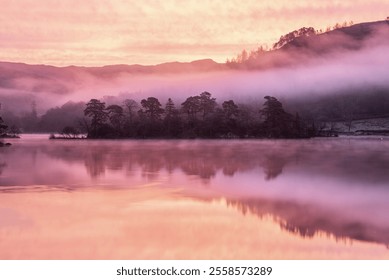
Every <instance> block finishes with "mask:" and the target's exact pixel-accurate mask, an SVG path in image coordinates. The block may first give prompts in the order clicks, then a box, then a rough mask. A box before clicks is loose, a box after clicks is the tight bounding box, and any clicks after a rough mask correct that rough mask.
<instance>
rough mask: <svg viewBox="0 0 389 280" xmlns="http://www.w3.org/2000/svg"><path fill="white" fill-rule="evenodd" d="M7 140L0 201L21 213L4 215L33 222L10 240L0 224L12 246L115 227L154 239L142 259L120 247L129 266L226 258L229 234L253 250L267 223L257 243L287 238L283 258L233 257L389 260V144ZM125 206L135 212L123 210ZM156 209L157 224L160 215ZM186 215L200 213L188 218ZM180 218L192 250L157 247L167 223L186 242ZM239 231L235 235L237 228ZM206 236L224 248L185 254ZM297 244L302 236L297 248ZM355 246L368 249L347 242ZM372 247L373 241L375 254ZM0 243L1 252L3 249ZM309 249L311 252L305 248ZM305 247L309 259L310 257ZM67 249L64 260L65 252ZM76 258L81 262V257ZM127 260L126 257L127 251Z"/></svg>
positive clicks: (1, 154)
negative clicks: (265, 233) (136, 261)
mask: <svg viewBox="0 0 389 280" xmlns="http://www.w3.org/2000/svg"><path fill="white" fill-rule="evenodd" d="M13 141H14V142H15V144H14V145H13V146H12V147H10V148H7V149H2V150H0V188H1V189H0V190H1V193H0V203H1V205H6V204H9V209H13V210H12V211H16V212H18V213H22V214H21V215H22V216H18V217H19V218H10V216H12V215H5V214H4V215H3V216H7V217H8V218H7V219H8V220H7V221H9V220H10V219H11V220H15V221H17V220H23V219H24V218H23V213H29V215H30V214H31V213H32V218H29V220H31V219H33V220H34V225H35V223H36V222H37V223H38V226H34V229H31V230H26V231H25V232H24V233H23V234H16V235H15V236H14V237H12V238H11V237H10V236H9V235H7V234H5V233H4V232H5V231H4V229H2V228H1V226H0V234H1V236H2V237H1V239H4V238H6V239H10V240H14V242H15V243H17V242H21V240H22V241H23V242H24V244H25V245H26V244H27V245H28V244H29V245H28V246H32V247H31V250H32V249H33V246H34V244H30V243H29V241H31V240H30V239H31V238H32V236H33V235H34V232H35V234H37V230H39V225H40V226H41V229H40V230H41V231H42V232H45V231H46V230H49V231H50V229H51V230H53V232H52V233H51V234H52V238H55V236H56V234H59V233H58V232H57V233H56V232H55V228H52V226H53V225H54V224H56V227H59V228H62V229H63V230H64V233H63V234H62V233H61V234H59V235H60V236H61V238H65V239H69V240H67V242H71V240H73V241H72V242H76V239H77V240H78V238H81V236H82V235H83V233H85V234H90V235H94V234H95V233H96V232H97V231H103V232H104V234H103V235H104V236H106V237H107V238H113V237H114V236H116V237H117V238H119V237H118V236H117V235H120V236H121V234H122V233H123V232H121V233H120V234H119V232H116V231H115V230H113V231H111V230H110V228H111V227H118V230H119V228H120V230H119V231H122V230H123V227H125V228H127V227H128V228H130V229H131V230H128V231H126V232H127V233H126V235H123V236H122V238H125V236H127V237H128V238H141V237H140V236H137V234H139V235H141V234H143V235H144V237H143V238H147V237H153V238H155V239H156V240H157V241H158V242H159V241H160V242H163V243H164V244H159V243H158V242H157V241H156V244H154V243H153V242H152V243H153V244H154V245H155V246H156V248H155V249H151V248H149V246H146V247H147V248H148V249H147V250H149V251H147V250H146V251H147V252H148V253H147V252H146V251H144V250H143V251H142V249H141V248H139V250H140V251H138V252H132V251H131V250H130V251H131V252H132V253H133V256H134V257H135V258H137V256H139V257H141V256H143V257H145V258H148V257H150V258H153V257H154V258H169V257H170V258H175V257H182V258H196V256H198V257H199V258H208V257H212V258H223V257H226V258H234V256H233V255H231V254H232V253H228V252H229V251H231V250H236V248H233V247H234V246H233V245H231V248H229V246H230V245H228V244H230V243H231V244H234V242H235V241H234V240H233V239H234V238H233V236H232V235H231V232H235V233H236V234H239V235H240V236H241V237H240V238H247V245H248V246H249V244H250V246H253V244H254V243H255V244H256V245H257V246H259V247H261V246H264V245H263V244H262V243H261V242H264V240H262V239H261V238H262V237H261V238H259V236H261V234H260V231H262V230H263V228H262V227H268V228H269V230H270V231H271V232H273V231H275V232H277V234H275V233H274V232H273V233H272V234H273V235H274V234H275V235H274V238H273V237H272V236H270V237H267V238H265V239H266V242H267V243H268V244H275V243H276V242H277V239H279V240H278V241H280V240H283V241H282V242H281V243H282V244H284V243H285V242H286V241H285V240H288V241H287V242H286V243H287V244H286V243H285V246H286V247H287V248H289V250H291V251H290V252H288V251H285V250H284V251H282V250H281V248H280V251H279V252H278V253H277V254H272V253H271V252H270V251H269V250H270V249H269V248H270V247H266V246H265V247H266V248H267V249H266V250H263V249H257V250H256V251H253V250H248V249H247V248H246V249H247V251H245V252H243V251H239V254H238V253H237V257H238V255H239V257H240V258H255V257H259V258H271V257H274V258H388V257H389V251H388V250H387V249H386V248H385V246H382V245H387V244H389V237H388V236H389V219H388V218H387V215H386V213H389V189H388V187H387V186H388V185H389V184H388V183H389V174H388V173H387V171H386V169H387V166H389V152H388V151H389V149H388V148H389V142H388V141H377V140H375V139H370V140H369V139H368V140H361V139H352V140H347V139H335V140H334V139H323V140H318V139H315V140H299V141H293V140H287V141H282V140H281V141H48V140H44V139H43V140H42V139H39V138H38V139H28V137H27V138H25V139H21V140H13ZM53 190H56V192H52V191H53ZM47 191H50V192H47ZM63 191H65V192H63ZM118 194H120V195H118ZM11 201H12V202H13V203H12V204H10V203H11ZM215 203H216V204H215ZM215 205H216V206H215ZM121 207H124V209H122V208H121ZM134 207H135V208H136V211H135V212H134V213H133V212H131V213H129V212H127V210H128V208H131V209H132V211H133V210H134V209H133V208H134ZM174 207H177V212H176V213H173V209H172V208H174ZM216 208H217V210H216ZM126 209H127V210H126ZM223 209H224V210H223ZM46 211H48V212H50V213H47V212H46ZM166 211H167V212H168V214H167V216H166V215H165V216H164V215H162V216H161V213H164V212H166ZM68 212H69V213H68ZM74 212H76V213H74ZM186 212H188V213H186ZM70 213H73V214H74V215H75V216H72V215H73V214H72V215H70ZM82 213H83V214H82ZM135 213H136V215H135ZM200 213H201V215H200ZM247 213H250V215H249V216H250V218H248V216H247V215H246V214H247ZM242 214H245V215H242ZM51 215H52V217H51V218H53V219H54V217H55V216H57V218H58V221H55V222H54V220H53V221H52V220H51V218H50V217H48V216H51ZM79 215H81V216H82V215H85V216H83V217H81V216H80V217H79V218H80V219H81V218H82V219H84V222H85V223H88V222H86V221H90V222H91V223H97V224H96V225H93V227H92V228H90V227H87V228H85V226H86V225H85V224H83V223H81V220H77V217H78V216H79ZM134 215H135V216H134ZM196 215H200V216H198V217H199V219H197V220H196V219H195V218H194V217H195V216H196ZM12 217H15V216H12ZM258 217H260V218H261V219H258ZM143 218H145V219H146V218H147V219H148V220H149V221H154V222H155V224H154V225H152V224H151V222H150V223H145V222H142V225H139V226H140V227H141V228H142V229H143V230H142V229H134V226H135V225H136V224H138V222H139V219H143ZM85 219H86V220H85ZM229 219H231V220H229ZM248 220H250V222H248ZM185 221H187V222H188V221H191V223H192V226H191V228H192V227H201V228H203V230H204V233H202V234H201V236H198V237H197V239H196V237H193V236H192V237H191V238H194V240H192V241H191V242H189V241H188V242H187V243H185V242H184V241H182V243H181V244H178V245H176V246H175V245H171V246H172V247H169V248H167V247H166V248H165V247H164V246H165V245H166V244H170V243H171V242H174V239H172V238H173V236H174V238H178V237H177V236H175V235H177V234H178V235H179V234H180V233H177V232H175V233H174V234H173V235H172V236H170V235H169V234H168V232H170V231H171V230H172V229H169V228H165V227H166V226H167V225H170V226H171V227H176V228H177V230H178V231H183V232H182V234H184V235H185V234H191V233H189V232H188V230H184V229H183V228H182V227H181V224H180V223H184V224H185ZM221 221H226V224H223V226H221V228H222V229H221V228H217V227H215V228H214V229H212V228H213V225H216V224H220V223H221ZM227 221H228V222H227ZM274 221H276V223H274ZM78 222H80V223H78ZM7 223H8V222H7ZM99 223H103V224H101V225H98V224H99ZM231 223H235V224H231ZM0 225H1V222H0ZM237 225H239V226H240V227H241V229H237V228H236V226H237ZM69 227H70V228H69ZM106 227H107V228H106ZM208 227H210V228H208ZM71 229H72V231H71ZM93 229H95V230H93ZM244 229H246V230H248V231H250V232H245V231H244ZM153 230H155V231H157V232H158V231H160V232H161V233H164V234H168V235H166V236H164V237H161V236H158V237H155V236H154V235H155V234H154V233H151V232H150V231H153ZM193 230H194V229H193ZM196 230H197V229H196ZM212 230H215V231H216V232H217V234H218V235H219V237H218V238H219V239H222V240H224V242H225V244H221V243H222V242H221V241H220V242H219V240H218V242H217V243H218V244H219V246H221V247H220V248H214V251H213V253H212V252H208V251H207V250H205V248H203V247H204V246H200V245H198V244H197V245H196V246H197V247H198V250H197V251H196V252H191V251H188V250H189V247H190V246H192V245H193V244H192V243H193V242H196V240H197V242H199V243H201V240H203V239H206V240H207V242H208V243H210V242H211V239H210V238H211V236H212V234H211V233H210V232H209V231H212ZM255 230H257V232H255ZM278 230H281V232H282V233H281V232H278ZM189 231H190V230H189ZM227 231H228V232H227ZM230 231H231V232H230ZM65 233H66V234H67V235H64V234H65ZM29 234H30V235H29ZM208 234H209V235H208ZM215 234H216V233H215ZM242 234H243V235H245V236H246V237H242ZM290 234H292V237H293V238H291V237H289V236H290ZM49 235H50V234H49ZM319 235H320V236H319ZM328 235H329V236H332V237H331V238H335V239H342V240H350V241H352V240H354V243H353V245H352V246H351V247H350V245H347V246H346V245H345V244H344V243H341V244H340V243H335V244H336V245H334V244H333V241H334V240H333V239H331V238H329V237H328ZM301 237H309V239H303V240H304V242H302V241H301ZM35 238H38V237H37V236H36V237H35ZM101 238H103V236H101V234H100V233H99V234H97V235H96V236H95V238H94V239H95V242H103V243H104V239H101ZM229 238H230V239H229ZM38 239H39V238H38ZM161 239H162V240H161ZM61 240H62V239H61ZM41 241H42V242H43V240H41ZM62 241H63V242H65V241H64V240H62ZM358 241H368V242H369V243H357V244H358V245H357V244H355V242H358ZM23 242H22V243H23ZM77 242H81V241H80V240H78V241H77ZM110 242H112V240H111V241H110ZM283 242H284V243H283ZM331 242H332V243H331ZM108 243H109V242H108ZM130 243H131V242H130ZM140 243H142V242H140ZM373 243H378V244H382V245H380V246H379V247H376V245H373ZM1 244H2V243H0V249H4V250H6V248H5V247H1V246H2V245H1ZM158 244H159V245H158ZM309 244H311V245H312V244H315V246H314V248H312V247H310V246H311V245H309ZM3 245H4V244H3ZM14 245H15V244H14ZM67 245H68V246H69V245H70V243H69V244H67ZM90 245H92V244H90ZM100 245H101V244H100ZM42 246H47V244H46V245H44V244H42ZM101 246H103V247H104V246H108V247H110V246H113V244H111V245H109V244H108V245H104V244H103V245H101ZM115 246H116V245H115ZM134 246H135V245H134ZM209 246H211V245H209ZM317 246H318V247H317ZM127 247H128V246H127ZM185 247H186V249H185ZM197 247H194V248H197ZM319 247H320V248H322V249H320V250H324V251H325V252H327V253H324V252H323V251H320V250H319V249H318V248H319ZM158 248H159V249H158ZM200 248H203V249H201V250H200ZM222 248H224V249H222ZM308 248H311V249H312V250H313V251H312V252H311V253H308ZM329 248H332V249H331V250H332V251H331V252H330V251H328V250H329ZM362 248H363V249H362ZM379 248H383V251H380V250H381V249H379ZM84 249H85V248H84ZM111 249H112V250H113V248H111ZM106 250H108V249H107V248H105V249H104V250H103V249H102V252H101V254H97V255H96V258H100V257H101V258H104V256H105V257H109V258H115V256H117V257H119V256H124V255H123V254H119V253H117V254H114V253H113V252H107V251H106ZM180 250H182V252H181V251H180ZM223 250H224V251H223ZM304 250H306V251H304ZM27 251H28V250H27ZM103 251H104V253H103ZM293 251H295V252H294V253H295V254H296V255H295V257H293V254H292V252H293ZM297 251H299V252H300V253H298V254H297ZM4 252H8V251H7V250H6V251H4ZM169 252H170V253H169ZM184 252H186V254H185V253H184ZM207 252H208V253H207ZM68 253H69V254H68V255H67V256H71V253H70V252H68ZM122 253H124V252H122ZM158 253H159V255H158ZM20 254H21V255H23V252H20ZM31 254H32V253H31ZM50 254H53V256H55V252H51V253H50V250H49V248H47V251H44V252H43V253H42V255H41V256H42V257H44V256H48V255H50ZM57 254H58V253H57ZM169 254H170V255H169ZM0 256H1V253H0ZM4 256H8V257H12V256H13V257H16V258H18V255H17V254H16V253H15V254H14V255H13V254H11V253H10V252H8V253H7V254H6V255H4ZM35 256H38V255H35ZM58 256H64V257H65V256H66V254H60V255H57V257H58ZM77 256H78V257H80V258H88V256H89V257H90V255H88V252H84V253H83V254H80V255H77ZM99 256H100V257H99ZM126 257H127V258H128V257H131V254H130V252H128V255H126ZM31 258H34V254H32V255H31Z"/></svg>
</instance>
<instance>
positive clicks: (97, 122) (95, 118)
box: [84, 99, 108, 137]
mask: <svg viewBox="0 0 389 280" xmlns="http://www.w3.org/2000/svg"><path fill="white" fill-rule="evenodd" d="M84 114H85V116H88V117H91V118H92V122H91V131H88V133H89V134H90V136H91V137H99V136H101V135H100V134H101V133H100V132H101V131H99V130H101V129H102V127H103V125H104V123H105V121H106V120H107V118H108V114H107V112H106V111H105V103H104V102H101V101H100V100H97V99H91V100H90V101H89V102H88V103H87V104H86V108H85V110H84Z"/></svg>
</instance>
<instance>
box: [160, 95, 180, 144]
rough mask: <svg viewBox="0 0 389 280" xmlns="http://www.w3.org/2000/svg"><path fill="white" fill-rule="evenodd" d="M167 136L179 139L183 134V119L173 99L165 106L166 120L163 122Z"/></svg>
mask: <svg viewBox="0 0 389 280" xmlns="http://www.w3.org/2000/svg"><path fill="white" fill-rule="evenodd" d="M163 122H164V127H165V132H166V136H168V137H178V135H179V134H180V132H181V125H182V124H181V119H180V116H179V112H178V110H177V109H176V106H175V105H174V102H173V100H172V99H171V98H169V99H168V101H167V102H166V105H165V118H164V120H163Z"/></svg>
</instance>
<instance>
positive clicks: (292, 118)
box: [50, 91, 315, 139]
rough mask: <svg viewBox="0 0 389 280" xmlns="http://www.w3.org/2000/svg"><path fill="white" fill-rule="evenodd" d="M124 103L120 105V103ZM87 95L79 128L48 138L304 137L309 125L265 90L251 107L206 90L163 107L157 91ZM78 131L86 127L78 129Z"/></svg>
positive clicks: (311, 131) (309, 132) (309, 133)
mask: <svg viewBox="0 0 389 280" xmlns="http://www.w3.org/2000/svg"><path fill="white" fill-rule="evenodd" d="M123 107H124V108H123ZM123 107H122V106H120V105H117V104H111V105H109V106H106V104H105V102H102V101H100V100H98V99H91V100H90V101H89V102H88V103H87V104H86V108H85V110H84V115H85V119H84V122H83V124H82V127H81V130H80V129H78V128H76V127H72V126H66V127H64V128H63V130H62V132H61V133H60V135H59V136H57V135H54V134H52V135H51V136H50V139H244V138H262V139H263V138H293V139H298V138H309V137H313V136H315V131H314V127H312V126H309V124H308V123H307V122H305V121H304V120H302V119H301V118H300V117H299V114H298V113H295V114H290V113H288V112H286V111H285V110H284V108H283V106H282V103H281V102H280V101H279V100H278V99H277V98H275V97H272V96H265V102H264V104H263V106H262V108H257V110H255V111H253V110H250V109H249V108H247V106H246V105H245V104H237V103H236V102H235V101H234V100H227V101H224V102H223V103H222V104H221V105H220V104H218V103H217V102H216V98H213V97H212V95H211V93H209V92H206V91H205V92H202V93H201V94H199V95H196V96H190V97H188V98H187V99H186V100H185V101H184V102H183V103H182V104H181V106H180V107H179V108H177V107H176V105H175V103H174V102H173V100H172V99H171V98H168V100H167V102H166V104H165V106H164V107H162V104H161V102H160V101H159V100H158V98H156V97H148V98H147V99H142V100H141V102H140V106H139V104H138V103H137V102H136V101H135V100H129V99H127V100H125V101H124V106H123ZM81 131H86V133H85V134H82V133H81Z"/></svg>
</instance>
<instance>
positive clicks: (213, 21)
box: [0, 0, 389, 65]
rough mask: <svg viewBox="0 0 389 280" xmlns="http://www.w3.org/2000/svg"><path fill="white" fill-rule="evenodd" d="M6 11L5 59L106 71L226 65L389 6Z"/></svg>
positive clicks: (68, 5)
mask: <svg viewBox="0 0 389 280" xmlns="http://www.w3.org/2000/svg"><path fill="white" fill-rule="evenodd" d="M1 6H2V13H1V14H0V26H1V29H0V60H3V61H4V60H5V61H21V62H27V63H46V64H54V65H70V64H76V65H104V64H118V63H126V64H132V63H141V64H156V63H160V62H166V61H172V60H180V61H191V60H195V59H200V58H212V59H214V60H216V61H220V62H223V61H225V60H226V58H227V57H232V56H234V55H235V54H236V53H237V51H238V50H241V49H243V48H247V49H251V48H252V46H253V45H256V44H259V43H269V44H270V43H272V42H274V41H275V40H277V38H279V36H280V35H282V34H284V33H287V32H289V31H291V30H293V29H297V28H299V27H301V26H314V27H315V28H325V27H326V26H328V25H333V24H334V23H335V22H342V21H344V20H347V21H349V20H354V22H361V21H371V20H380V19H383V18H385V17H386V16H387V15H386V14H384V11H387V10H388V8H389V3H388V2H387V1H384V0H382V1H369V2H367V1H351V0H343V1H326V2H325V3H323V2H318V3H312V1H306V0H302V1H298V4H296V3H293V4H291V3H290V2H288V1H284V0H278V1H261V2H259V1H245V2H244V4H242V3H241V1H237V0H231V1H207V2H205V1H202V2H198V1H184V2H183V1H177V0H169V1H142V2H139V1H125V2H123V1H96V0H92V1H75V0H69V1H51V0H43V1H39V3H38V2H37V1H29V0H23V1H17V2H8V3H3V4H2V5H1ZM377 11H378V12H377ZM379 11H382V12H381V13H380V12H379ZM197 46H199V47H197Z"/></svg>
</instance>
